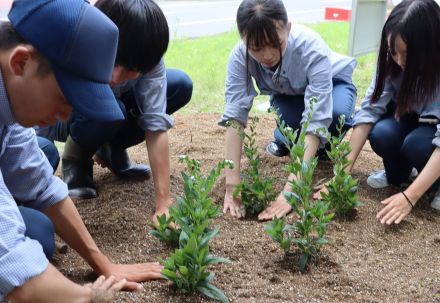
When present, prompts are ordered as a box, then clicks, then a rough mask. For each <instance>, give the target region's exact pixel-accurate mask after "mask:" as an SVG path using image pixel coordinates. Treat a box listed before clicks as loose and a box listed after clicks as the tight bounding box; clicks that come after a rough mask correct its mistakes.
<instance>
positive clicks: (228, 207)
mask: <svg viewBox="0 0 440 303" xmlns="http://www.w3.org/2000/svg"><path fill="white" fill-rule="evenodd" d="M233 188H234V186H233V185H230V186H226V192H225V200H224V202H223V213H224V214H226V213H227V212H228V211H229V213H230V214H231V216H232V217H234V218H238V219H240V218H243V217H244V216H246V209H245V208H244V205H243V204H241V201H240V199H239V198H234V196H233V192H234V189H233Z"/></svg>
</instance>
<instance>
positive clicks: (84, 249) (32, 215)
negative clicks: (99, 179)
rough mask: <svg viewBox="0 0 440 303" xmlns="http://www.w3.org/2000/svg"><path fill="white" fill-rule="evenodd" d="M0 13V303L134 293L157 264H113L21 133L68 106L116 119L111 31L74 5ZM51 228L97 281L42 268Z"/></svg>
mask: <svg viewBox="0 0 440 303" xmlns="http://www.w3.org/2000/svg"><path fill="white" fill-rule="evenodd" d="M8 16H9V20H10V22H7V21H5V22H1V23H0V69H1V73H0V106H1V110H0V146H1V149H0V268H1V270H0V301H2V300H4V299H6V300H9V301H11V302H32V303H38V302H46V303H47V302H54V303H55V302H56V303H59V302H67V303H69V302H104V303H105V302H111V301H112V300H113V298H114V297H115V294H116V292H118V291H119V290H121V289H122V288H124V289H127V290H141V289H142V286H141V285H140V284H138V283H136V282H135V281H138V282H141V281H145V280H148V279H153V278H160V277H161V274H160V272H161V269H162V267H161V266H160V265H159V264H157V263H145V264H135V265H119V264H114V263H112V262H111V261H110V260H109V259H108V258H107V257H106V256H105V255H104V254H103V253H102V252H101V251H100V250H99V248H98V247H97V246H96V244H95V242H94V241H93V239H92V237H91V235H90V234H89V233H88V231H87V229H86V227H85V225H84V223H83V221H82V220H81V217H80V215H79V213H78V211H77V210H76V208H75V206H74V204H73V202H72V200H71V199H70V198H69V196H68V190H67V186H66V185H65V183H63V182H62V181H61V180H60V179H59V178H58V177H56V176H54V175H53V173H52V172H53V170H52V167H51V166H50V164H49V162H48V161H47V159H46V157H45V156H44V154H43V153H42V152H41V151H40V149H39V148H38V144H37V139H36V136H35V132H34V130H33V129H32V128H30V127H31V126H34V125H37V124H39V125H45V124H52V123H55V122H56V120H57V119H67V118H68V116H69V114H70V112H71V111H72V107H73V108H75V109H76V110H78V111H80V112H81V113H82V114H83V115H84V116H87V117H90V118H94V119H102V120H106V121H112V120H120V119H123V115H122V112H121V111H120V109H119V106H118V105H117V103H116V100H115V98H114V96H113V94H112V91H111V89H110V87H109V86H108V80H109V79H110V77H111V71H112V67H113V63H114V59H115V56H116V49H117V41H118V29H117V27H116V26H115V25H114V24H113V23H112V22H111V21H110V20H109V19H108V18H107V17H106V16H105V15H103V14H102V13H101V12H99V10H97V9H96V8H94V7H93V6H91V5H90V4H88V3H87V2H86V1H84V0H16V1H15V2H14V3H13V5H12V8H11V10H10V12H9V15H8ZM91 24H93V26H91ZM101 50H105V53H104V52H101ZM72 54H74V56H72ZM16 201H18V202H19V203H20V204H21V206H20V207H17V202H16ZM54 230H56V232H57V233H58V235H59V236H60V237H61V238H62V239H64V241H66V243H67V244H68V245H69V246H71V247H72V248H74V249H75V250H76V251H78V253H79V254H80V255H81V256H82V257H83V258H84V259H85V260H86V261H87V262H88V263H89V264H90V265H91V266H92V268H93V269H94V270H95V271H96V272H97V273H99V274H101V275H103V276H101V277H100V278H98V279H97V280H96V282H95V283H93V284H90V285H84V286H81V285H77V284H75V283H73V282H72V281H70V280H68V279H67V278H66V277H64V276H63V275H62V274H61V273H60V272H59V271H58V270H57V269H56V268H55V267H54V266H53V265H51V264H50V263H49V261H48V259H49V258H51V256H52V254H53V251H54V246H55V245H54Z"/></svg>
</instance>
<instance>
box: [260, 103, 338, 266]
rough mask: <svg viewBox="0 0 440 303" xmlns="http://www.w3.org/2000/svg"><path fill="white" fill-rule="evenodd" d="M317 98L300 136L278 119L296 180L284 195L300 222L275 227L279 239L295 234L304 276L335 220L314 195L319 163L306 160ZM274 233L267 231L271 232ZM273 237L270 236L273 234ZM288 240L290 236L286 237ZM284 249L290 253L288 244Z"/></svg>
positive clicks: (327, 208) (288, 166)
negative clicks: (308, 129)
mask: <svg viewBox="0 0 440 303" xmlns="http://www.w3.org/2000/svg"><path fill="white" fill-rule="evenodd" d="M315 103H316V98H312V100H311V107H310V111H309V113H308V117H307V120H306V122H305V123H304V124H303V126H302V128H301V131H300V133H299V134H298V130H295V131H293V130H292V129H291V128H289V127H286V126H285V124H284V121H281V118H280V117H277V124H278V127H279V129H280V131H281V132H282V134H283V136H284V137H285V138H286V141H287V144H286V146H287V148H288V149H289V153H290V157H291V161H290V163H289V164H287V165H286V170H287V171H288V172H289V173H290V174H292V175H293V176H295V177H294V178H293V179H292V180H290V181H289V183H290V192H284V196H285V197H286V200H287V202H288V203H289V204H290V205H291V206H292V209H293V211H294V212H295V213H296V220H295V221H294V222H293V225H292V226H290V225H287V224H286V222H285V220H281V221H278V222H276V223H273V224H274V225H275V227H276V230H277V233H278V236H280V231H283V230H284V231H289V230H292V242H293V243H294V244H295V245H296V247H297V249H298V250H299V252H300V258H299V264H298V265H299V269H300V271H301V272H304V271H305V269H306V266H307V262H308V261H309V259H310V257H314V256H315V255H316V254H317V253H318V251H319V249H320V247H321V246H322V245H324V244H326V243H328V240H327V239H326V238H325V234H326V230H327V225H328V223H329V222H330V221H331V220H332V218H333V214H331V213H330V214H329V213H328V211H329V204H328V203H326V202H324V201H314V200H313V199H312V195H313V191H314V188H313V172H314V170H315V168H316V165H317V163H318V160H317V158H316V157H313V158H311V159H310V160H306V159H304V155H305V150H306V147H307V146H306V132H307V128H308V125H309V123H310V121H311V118H312V115H313V106H314V104H315ZM269 230H273V229H267V232H268V231H269ZM269 235H270V234H269ZM283 237H284V238H280V237H279V239H288V238H289V237H290V236H284V235H283ZM280 243H284V245H282V248H283V250H284V251H285V252H286V251H288V248H286V245H287V241H286V240H285V241H284V242H282V241H281V242H280Z"/></svg>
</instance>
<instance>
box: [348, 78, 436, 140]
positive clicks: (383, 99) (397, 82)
mask: <svg viewBox="0 0 440 303" xmlns="http://www.w3.org/2000/svg"><path fill="white" fill-rule="evenodd" d="M402 78H403V73H401V74H400V75H399V76H397V77H395V78H393V79H392V78H390V77H388V78H387V79H385V84H384V88H383V92H382V95H381V96H380V98H379V100H377V102H376V103H374V104H371V103H370V100H371V96H372V95H373V92H374V88H375V82H376V76H374V77H373V79H372V81H371V84H370V87H368V89H367V92H366V94H365V98H364V100H363V101H362V103H361V108H360V109H359V110H358V111H356V113H355V115H354V117H353V126H356V125H359V124H365V123H376V122H377V121H378V120H379V119H380V118H381V117H382V116H383V115H384V114H385V113H386V112H387V105H388V104H389V103H390V102H395V100H396V97H397V94H398V92H399V90H400V86H401V84H402ZM412 111H413V112H415V113H417V114H418V115H419V116H435V117H437V118H438V119H440V85H439V94H438V95H437V96H436V98H435V99H434V100H431V102H429V103H427V104H426V105H424V106H422V107H413V108H412ZM432 144H433V145H435V146H438V147H440V124H437V132H436V134H435V137H434V139H433V140H432Z"/></svg>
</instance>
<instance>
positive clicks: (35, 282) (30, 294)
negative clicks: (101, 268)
mask: <svg viewBox="0 0 440 303" xmlns="http://www.w3.org/2000/svg"><path fill="white" fill-rule="evenodd" d="M8 300H10V301H11V302H13V303H21V302H32V303H40V302H41V303H52V302H53V303H59V302H66V303H82V302H84V303H86V302H91V300H92V290H91V288H87V287H83V286H80V285H78V284H75V283H73V282H72V281H70V280H68V279H67V278H66V277H64V276H63V275H62V274H61V273H60V272H59V271H58V270H57V269H56V268H55V267H54V266H53V265H51V264H49V266H48V267H47V269H46V270H45V271H44V272H43V273H42V274H41V275H39V276H36V277H34V278H32V279H30V280H28V281H27V282H26V283H25V284H23V285H22V286H21V287H18V288H16V289H14V290H13V291H12V292H11V293H10V294H9V295H8Z"/></svg>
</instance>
